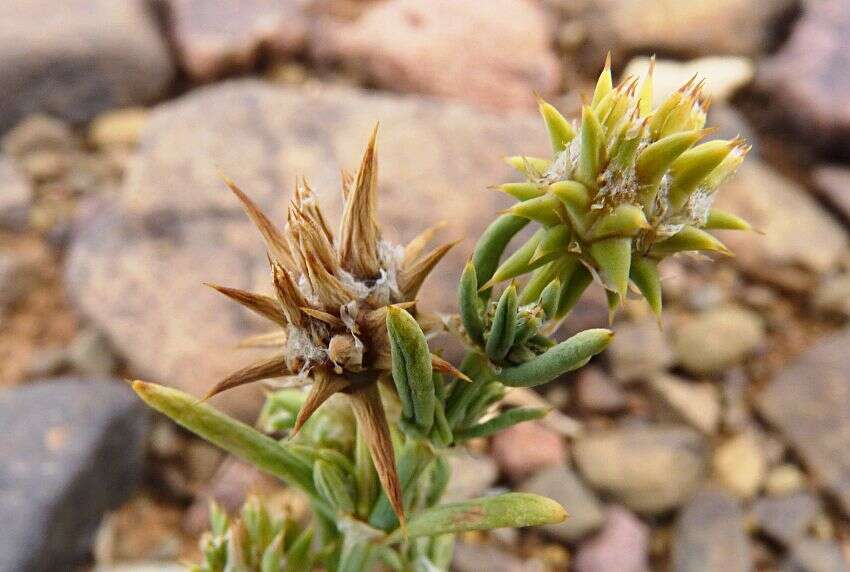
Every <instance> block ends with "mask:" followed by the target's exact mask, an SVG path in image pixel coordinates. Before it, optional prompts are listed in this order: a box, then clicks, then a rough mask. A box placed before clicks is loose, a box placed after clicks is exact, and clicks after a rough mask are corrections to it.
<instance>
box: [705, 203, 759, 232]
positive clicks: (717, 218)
mask: <svg viewBox="0 0 850 572" xmlns="http://www.w3.org/2000/svg"><path fill="white" fill-rule="evenodd" d="M703 228H706V229H710V230H752V229H753V227H752V226H750V223H748V222H747V221H745V220H744V219H742V218H741V217H739V216H738V215H734V214H732V213H729V212H726V211H723V210H720V209H715V208H712V209H711V210H709V211H708V219H707V220H706V221H705V226H704V227H703Z"/></svg>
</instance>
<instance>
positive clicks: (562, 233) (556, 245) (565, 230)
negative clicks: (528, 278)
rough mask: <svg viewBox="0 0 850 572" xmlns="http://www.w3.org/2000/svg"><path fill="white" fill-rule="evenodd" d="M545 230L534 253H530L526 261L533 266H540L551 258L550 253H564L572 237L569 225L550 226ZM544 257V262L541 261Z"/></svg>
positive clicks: (557, 254)
mask: <svg viewBox="0 0 850 572" xmlns="http://www.w3.org/2000/svg"><path fill="white" fill-rule="evenodd" d="M545 230H546V233H545V234H544V235H543V237H542V238H541V239H540V244H538V245H537V248H536V249H535V250H534V254H532V255H531V259H530V260H529V261H528V262H529V263H530V264H531V265H532V266H533V267H539V266H542V265H543V264H545V263H546V262H549V261H551V260H553V257H552V255H556V256H561V255H564V254H566V252H567V246H568V245H569V243H570V238H571V237H572V232H571V231H570V227H569V226H567V225H565V224H559V225H556V226H550V227H549V228H547V229H545ZM544 258H545V259H546V260H545V262H541V260H542V259H544Z"/></svg>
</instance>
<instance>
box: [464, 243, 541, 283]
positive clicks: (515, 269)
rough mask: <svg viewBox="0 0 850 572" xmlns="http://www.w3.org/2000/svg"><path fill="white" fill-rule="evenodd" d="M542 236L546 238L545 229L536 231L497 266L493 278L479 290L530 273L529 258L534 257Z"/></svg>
mask: <svg viewBox="0 0 850 572" xmlns="http://www.w3.org/2000/svg"><path fill="white" fill-rule="evenodd" d="M544 236H546V229H545V228H540V229H537V232H535V233H534V234H533V235H531V238H529V239H528V240H527V241H526V242H525V244H523V245H522V246H520V247H519V248H517V249H516V250H515V251H514V253H513V254H511V255H510V256H509V257H508V258H507V260H505V261H504V262H502V263H501V264H500V265H499V268H497V269H496V272H495V273H494V274H493V277H492V278H490V280H489V281H488V282H487V283H486V284H482V285H481V286H479V288H481V289H488V288H491V287H493V286H495V285H496V284H498V283H499V282H504V281H505V280H509V279H511V278H515V277H517V276H520V275H522V274H525V273H526V272H530V271H531V270H532V269H531V268H529V262H530V261H531V257H532V256H534V252H535V251H536V250H537V247H538V246H539V245H540V241H541V240H543V237H544Z"/></svg>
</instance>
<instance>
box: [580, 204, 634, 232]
mask: <svg viewBox="0 0 850 572" xmlns="http://www.w3.org/2000/svg"><path fill="white" fill-rule="evenodd" d="M646 228H649V222H647V220H646V215H645V214H644V213H643V209H642V208H640V207H638V206H635V205H630V204H622V205H618V206H617V207H616V208H615V209H614V210H613V211H611V212H610V213H608V214H606V215H604V216H601V217H599V220H597V221H596V223H594V225H593V226H592V227H591V228H590V231H589V232H588V236H587V238H588V240H600V239H602V238H610V237H616V236H619V237H627V236H635V235H636V234H637V233H638V232H640V231H641V230H643V229H646Z"/></svg>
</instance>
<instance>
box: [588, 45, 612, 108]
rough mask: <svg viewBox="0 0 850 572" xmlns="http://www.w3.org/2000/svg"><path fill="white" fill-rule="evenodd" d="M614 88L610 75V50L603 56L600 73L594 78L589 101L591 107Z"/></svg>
mask: <svg viewBox="0 0 850 572" xmlns="http://www.w3.org/2000/svg"><path fill="white" fill-rule="evenodd" d="M613 89H614V78H613V77H612V76H611V52H608V55H607V56H606V58H605V65H604V66H603V67H602V73H600V74H599V78H598V79H597V80H596V88H595V89H594V90H593V100H592V101H591V102H590V106H591V107H596V106H597V105H598V104H599V102H600V101H602V99H603V98H604V97H605V96H607V95H608V94H609V93H611V91H612V90H613Z"/></svg>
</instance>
